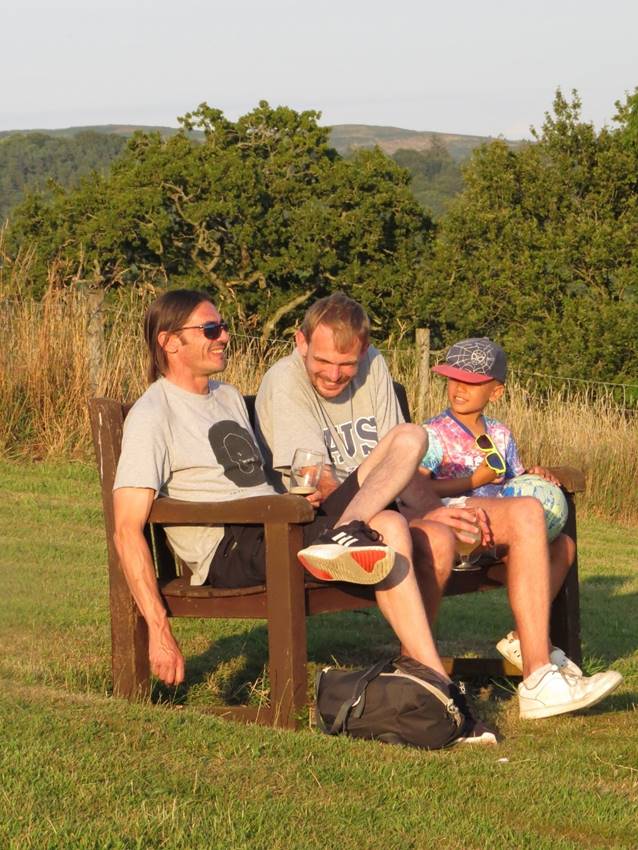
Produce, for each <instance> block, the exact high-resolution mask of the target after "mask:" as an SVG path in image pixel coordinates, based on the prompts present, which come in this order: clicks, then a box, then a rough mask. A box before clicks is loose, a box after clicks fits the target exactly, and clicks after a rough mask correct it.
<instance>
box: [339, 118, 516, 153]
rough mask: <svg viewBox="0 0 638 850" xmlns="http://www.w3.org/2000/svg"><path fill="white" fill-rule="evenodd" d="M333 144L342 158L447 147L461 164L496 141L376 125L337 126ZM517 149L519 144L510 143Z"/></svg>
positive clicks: (509, 142) (485, 137) (487, 137)
mask: <svg viewBox="0 0 638 850" xmlns="http://www.w3.org/2000/svg"><path fill="white" fill-rule="evenodd" d="M330 141H331V142H332V144H333V145H334V147H335V148H336V149H337V150H338V151H339V153H341V154H346V153H348V152H350V151H352V150H354V149H355V148H372V147H374V146H375V145H378V146H379V147H380V148H381V150H383V151H385V152H386V153H387V154H394V153H396V152H397V151H398V150H415V151H427V150H429V149H430V148H431V147H432V146H433V145H434V144H437V143H439V144H441V145H443V147H445V148H446V149H447V150H448V152H449V153H450V155H451V156H452V158H453V159H454V160H456V161H457V162H462V161H463V160H465V159H467V158H468V157H469V156H470V154H471V153H472V151H473V150H474V148H477V147H478V146H479V145H482V144H485V143H486V142H491V141H494V139H493V137H492V136H462V135H459V134H455V133H434V132H430V131H420V130H405V129H403V128H402V127H375V126H374V125H372V124H335V125H334V126H333V128H332V132H331V134H330ZM507 144H508V145H512V146H513V147H517V146H518V145H520V144H522V142H519V141H507Z"/></svg>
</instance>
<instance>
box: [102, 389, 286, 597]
mask: <svg viewBox="0 0 638 850" xmlns="http://www.w3.org/2000/svg"><path fill="white" fill-rule="evenodd" d="M120 487H145V488H150V489H152V490H155V494H156V496H170V497H172V498H174V499H184V500H186V501H192V502H198V501H199V502H202V501H214V502H218V501H227V500H228V499H239V498H245V497H249V496H266V495H271V494H272V493H274V490H273V488H272V487H271V486H270V485H269V484H267V483H266V478H265V475H264V470H263V461H262V458H261V455H260V453H259V450H258V448H257V445H256V442H255V438H254V434H253V432H252V429H251V427H250V422H249V420H248V413H247V411H246V406H245V404H244V400H243V398H242V396H241V394H240V393H239V391H238V390H236V389H235V388H234V387H232V386H230V385H229V384H222V383H220V382H218V381H210V383H209V392H208V394H207V395H199V394H196V393H191V392H188V391H186V390H183V389H181V388H180V387H178V386H176V385H175V384H173V383H171V382H170V381H168V380H166V378H159V379H158V380H157V381H155V383H154V384H151V386H150V387H149V388H148V389H147V390H146V392H145V393H144V395H142V396H141V397H140V398H139V399H138V401H137V402H136V403H135V404H134V405H133V407H132V408H131V410H130V411H129V414H128V416H127V417H126V419H125V420H124V433H123V436H122V453H121V455H120V460H119V463H118V466H117V472H116V476H115V484H114V488H113V489H118V488H120ZM223 534H224V526H223V525H207V526H175V525H173V526H167V528H166V535H167V537H168V541H169V543H170V544H171V546H172V548H173V551H174V552H175V553H176V554H177V555H178V556H179V557H180V558H182V560H183V561H185V562H186V564H187V565H188V567H189V569H190V570H191V572H192V573H193V576H192V579H191V583H192V584H203V583H204V582H205V581H206V577H207V575H208V569H209V566H210V561H211V558H212V556H213V554H214V553H215V550H216V548H217V546H218V544H219V541H220V540H221V538H222V536H223Z"/></svg>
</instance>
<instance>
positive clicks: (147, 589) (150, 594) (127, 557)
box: [113, 487, 184, 685]
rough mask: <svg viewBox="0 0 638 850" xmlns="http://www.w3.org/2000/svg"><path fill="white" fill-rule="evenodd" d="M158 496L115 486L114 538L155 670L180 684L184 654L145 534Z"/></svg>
mask: <svg viewBox="0 0 638 850" xmlns="http://www.w3.org/2000/svg"><path fill="white" fill-rule="evenodd" d="M154 496H155V491H154V490H150V489H147V488H142V487H122V488H120V489H118V490H115V492H114V494H113V507H114V513H115V534H114V535H113V539H114V542H115V547H116V549H117V553H118V555H119V556H120V562H121V564H122V569H123V570H124V575H125V577H126V581H127V584H128V586H129V589H130V591H131V593H132V595H133V598H134V599H135V602H136V604H137V607H138V608H139V609H140V611H141V613H142V616H143V617H144V619H145V620H146V623H147V625H148V636H149V659H150V663H151V672H152V673H153V674H154V675H155V676H157V677H158V678H160V679H161V680H162V681H163V682H165V683H166V684H167V685H178V684H179V683H180V682H183V681H184V657H183V655H182V653H181V651H180V648H179V646H178V645H177V641H176V640H175V638H174V637H173V633H172V631H171V627H170V624H169V621H168V616H167V614H166V609H165V608H164V604H163V602H162V599H161V597H160V594H159V590H158V588H157V579H156V577H155V570H154V567H153V560H152V558H151V553H150V551H149V548H148V545H147V543H146V539H145V538H144V525H145V524H146V520H147V519H148V515H149V513H150V511H151V507H152V505H153V499H154Z"/></svg>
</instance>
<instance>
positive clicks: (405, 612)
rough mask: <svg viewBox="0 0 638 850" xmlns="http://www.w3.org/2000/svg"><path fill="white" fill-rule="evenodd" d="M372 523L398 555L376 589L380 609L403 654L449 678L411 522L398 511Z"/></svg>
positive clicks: (386, 513)
mask: <svg viewBox="0 0 638 850" xmlns="http://www.w3.org/2000/svg"><path fill="white" fill-rule="evenodd" d="M369 524H370V526H371V527H372V528H374V529H375V531H378V532H379V533H380V534H382V535H383V538H384V540H385V541H386V542H387V543H388V545H389V546H391V547H392V548H393V549H394V551H395V552H396V553H397V556H398V557H397V559H396V561H395V565H394V568H393V570H392V572H391V573H390V575H389V576H388V577H387V578H386V579H385V580H384V581H383V582H381V583H380V584H378V585H376V587H375V595H376V599H377V604H378V606H379V610H380V611H381V613H382V614H383V616H384V617H385V618H386V620H387V621H388V623H389V624H390V626H391V627H392V629H393V630H394V633H395V634H396V636H397V637H398V638H399V641H400V642H401V651H402V653H403V654H404V655H409V656H410V657H411V658H414V659H415V660H416V661H420V662H421V664H426V665H427V666H428V667H432V668H433V669H434V670H436V671H437V672H438V673H440V674H441V675H442V676H444V677H445V678H446V679H447V678H448V676H447V673H446V672H445V668H444V667H443V664H442V662H441V659H440V657H439V653H438V651H437V649H436V645H435V643H434V639H433V637H432V632H431V630H430V624H429V622H428V618H427V615H426V612H425V608H424V606H423V602H422V599H421V593H420V592H419V585H418V583H417V579H416V575H415V573H414V568H413V565H412V541H411V538H410V530H409V528H408V525H407V522H406V521H405V519H404V518H403V517H402V516H401V514H399V513H397V511H382V512H381V513H379V514H377V515H376V516H374V517H372V518H371V519H370V521H369Z"/></svg>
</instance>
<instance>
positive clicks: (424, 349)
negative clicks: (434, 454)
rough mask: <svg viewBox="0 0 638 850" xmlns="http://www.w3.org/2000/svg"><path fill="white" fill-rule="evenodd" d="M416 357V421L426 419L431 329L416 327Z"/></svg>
mask: <svg viewBox="0 0 638 850" xmlns="http://www.w3.org/2000/svg"><path fill="white" fill-rule="evenodd" d="M416 357H417V365H418V368H417V375H418V382H419V385H418V388H417V404H416V413H417V418H416V422H423V420H424V419H425V400H426V398H427V395H428V392H429V389H430V329H429V328H417V329H416Z"/></svg>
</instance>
